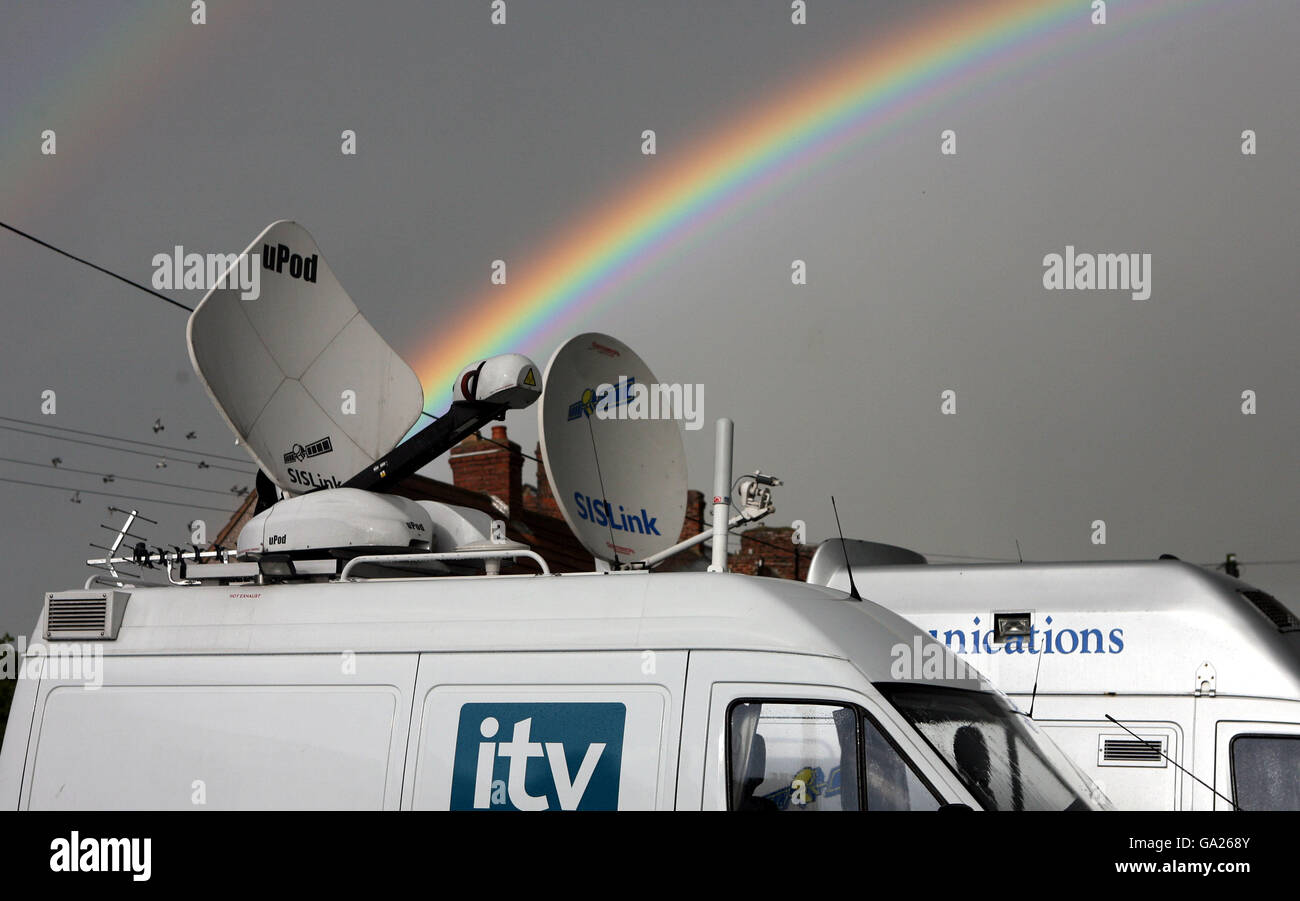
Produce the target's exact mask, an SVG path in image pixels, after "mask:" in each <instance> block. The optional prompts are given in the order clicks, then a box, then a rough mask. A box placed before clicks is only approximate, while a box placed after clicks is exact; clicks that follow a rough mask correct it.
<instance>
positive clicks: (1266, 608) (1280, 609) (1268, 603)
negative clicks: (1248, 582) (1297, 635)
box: [1241, 588, 1300, 632]
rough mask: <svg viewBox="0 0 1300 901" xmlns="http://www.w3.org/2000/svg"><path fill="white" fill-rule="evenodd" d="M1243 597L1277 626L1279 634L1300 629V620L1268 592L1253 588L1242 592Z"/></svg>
mask: <svg viewBox="0 0 1300 901" xmlns="http://www.w3.org/2000/svg"><path fill="white" fill-rule="evenodd" d="M1241 596H1242V597H1243V598H1245V599H1246V600H1248V601H1250V603H1251V606H1253V607H1254V608H1255V609H1256V610H1258V611H1259V612H1260V613H1262V614H1264V615H1265V616H1267V617H1268V619H1269V622H1271V623H1272V624H1273V625H1275V626H1277V630H1278V631H1279V632H1294V631H1296V630H1297V629H1300V618H1297V617H1296V615H1295V614H1294V613H1292V612H1291V611H1290V610H1288V609H1287V608H1286V605H1284V604H1283V603H1282V602H1281V601H1279V600H1278V599H1277V598H1275V597H1273V595H1271V594H1269V593H1268V592H1267V591H1260V590H1259V589H1258V588H1252V589H1249V590H1247V591H1243V592H1241Z"/></svg>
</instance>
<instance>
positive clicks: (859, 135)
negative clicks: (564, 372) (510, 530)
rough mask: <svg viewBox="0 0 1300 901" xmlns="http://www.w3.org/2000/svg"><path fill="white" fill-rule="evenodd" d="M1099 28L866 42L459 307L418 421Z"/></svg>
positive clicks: (994, 4)
mask: <svg viewBox="0 0 1300 901" xmlns="http://www.w3.org/2000/svg"><path fill="white" fill-rule="evenodd" d="M1109 5H1110V7H1111V10H1110V12H1109V17H1110V19H1111V20H1112V21H1111V22H1110V23H1108V24H1107V25H1105V26H1100V27H1104V28H1107V29H1121V28H1122V29H1125V30H1127V29H1130V28H1131V27H1132V25H1133V24H1134V23H1136V22H1138V21H1142V20H1149V19H1152V18H1154V17H1156V12H1157V9H1156V7H1157V4H1156V3H1154V2H1152V0H1136V2H1125V3H1122V4H1121V3H1119V2H1115V3H1111V4H1109ZM1188 5H1191V4H1189V3H1186V2H1184V3H1181V4H1180V3H1175V4H1172V6H1174V7H1182V8H1186V7H1187V6H1188ZM1115 20H1122V21H1123V24H1122V25H1121V24H1118V23H1117V22H1116V21H1115ZM792 27H793V26H792ZM1098 27H1099V26H1094V25H1093V24H1092V23H1091V4H1090V2H1089V0H980V2H972V3H966V4H962V5H960V6H958V7H957V8H955V9H954V8H949V9H944V10H940V11H938V12H933V13H930V14H928V15H926V16H923V17H920V18H914V19H912V20H910V21H907V22H904V23H903V24H901V25H899V26H897V27H895V28H892V29H890V30H887V31H884V32H877V33H875V34H873V35H872V36H871V37H870V38H869V39H868V40H867V41H866V42H865V43H863V44H861V45H859V46H857V47H855V48H854V50H853V51H852V52H850V53H848V54H846V56H845V57H844V58H842V59H840V60H836V61H834V62H833V63H832V64H830V65H827V66H824V67H822V68H820V69H819V70H817V71H815V72H813V73H812V74H811V75H810V76H809V77H807V78H804V79H801V80H800V81H799V82H798V83H796V84H795V85H793V86H792V87H790V88H789V89H788V90H786V91H784V92H783V93H781V94H780V95H779V96H777V97H776V98H775V99H772V100H770V101H768V102H765V103H763V104H762V105H761V106H760V107H759V108H757V109H754V110H751V111H749V112H747V113H745V114H743V115H741V116H738V117H737V118H736V119H735V120H734V121H732V122H730V123H729V124H727V125H725V126H724V127H722V128H721V129H719V130H717V131H716V132H714V133H712V134H710V135H708V136H706V137H705V138H703V139H702V140H700V141H699V142H698V143H697V144H696V145H695V146H693V147H691V148H690V149H689V150H688V151H687V152H684V153H682V154H681V155H680V161H679V162H673V163H670V164H669V166H668V167H667V168H666V170H664V171H660V172H656V173H655V174H652V175H649V176H647V177H646V178H645V179H644V180H643V181H642V182H640V183H639V184H637V185H636V186H634V187H633V188H632V189H630V190H628V191H626V192H625V193H622V194H621V195H620V196H618V197H616V198H614V199H613V200H612V201H610V202H605V203H602V204H601V205H600V206H599V207H597V208H596V209H594V210H592V211H590V212H589V213H587V214H586V215H584V216H582V217H580V219H579V221H578V222H577V223H576V224H575V225H573V226H572V227H571V228H569V229H567V230H565V231H564V232H563V233H562V234H561V235H560V237H558V238H557V239H555V240H553V241H552V242H550V243H549V244H548V245H547V246H545V247H543V248H542V249H540V250H539V251H538V252H537V253H536V254H535V255H534V256H533V257H532V258H531V259H529V260H527V261H525V262H522V263H520V264H517V265H516V264H512V265H511V267H510V270H509V271H510V281H509V283H508V284H507V285H501V286H491V287H487V288H485V289H484V290H483V291H482V292H481V293H479V294H478V295H477V296H476V297H473V298H470V299H468V300H467V301H466V302H465V303H463V304H462V305H460V306H459V307H458V309H460V310H461V312H460V313H459V314H458V316H457V318H456V319H454V320H453V321H452V322H451V323H450V325H449V326H447V327H445V328H440V329H439V333H438V335H437V337H436V339H435V340H434V341H433V342H432V343H430V344H429V345H428V346H427V347H426V348H425V349H423V350H422V351H421V352H420V353H419V354H418V355H417V356H416V358H415V369H416V372H417V373H419V375H420V378H421V381H422V382H423V384H424V385H425V389H426V409H429V410H439V411H440V410H441V409H442V408H443V407H445V405H446V404H447V403H448V402H449V401H450V391H451V384H452V381H453V380H454V379H455V377H456V375H457V373H458V372H459V371H460V369H461V368H463V367H464V366H465V365H467V364H469V363H471V362H473V361H474V360H475V359H478V358H481V357H484V356H489V355H491V354H495V353H502V352H506V351H518V352H524V353H535V352H537V350H538V349H539V348H540V349H542V350H546V351H547V352H548V353H549V347H548V346H547V345H548V343H556V344H558V343H559V341H560V340H562V339H564V338H567V337H568V336H569V333H571V332H574V331H578V330H579V329H578V328H576V327H575V324H576V323H578V321H579V320H580V319H581V318H582V317H584V316H585V315H587V314H589V313H591V312H592V311H593V310H595V309H597V308H598V307H599V306H600V305H601V304H604V303H608V302H609V301H610V300H611V299H612V298H614V297H615V296H616V291H617V289H618V288H619V287H620V286H623V285H626V284H627V283H629V282H630V281H632V280H633V279H635V278H637V277H638V276H640V275H643V274H644V273H645V272H646V271H647V270H648V269H649V268H650V267H651V266H652V265H653V264H654V263H656V262H662V260H664V259H665V258H666V256H667V255H668V254H669V253H670V252H671V251H672V250H673V249H674V248H676V247H680V246H681V245H682V244H684V243H685V242H687V241H688V240H689V239H690V238H691V237H692V236H696V235H699V234H700V233H701V231H702V230H703V229H705V228H707V227H716V225H717V224H718V223H720V222H725V221H726V220H727V219H728V218H729V217H734V216H735V215H736V214H737V213H738V212H740V211H743V210H744V209H746V208H747V207H749V206H752V205H753V203H754V202H755V201H756V200H758V199H759V198H760V197H763V196H766V195H769V194H771V193H772V192H773V191H775V190H777V189H778V188H780V187H782V186H784V185H786V184H788V183H789V182H791V181H792V180H794V179H795V178H798V177H806V176H807V175H808V174H809V173H810V172H812V171H815V169H816V168H817V167H819V166H824V165H826V164H827V163H828V162H830V161H832V160H834V159H836V158H838V157H842V156H843V155H844V154H845V152H846V151H848V150H851V149H852V148H853V147H855V146H857V145H859V144H861V142H862V141H863V140H864V139H865V138H867V137H870V136H872V135H877V134H880V133H882V132H883V131H884V130H885V129H886V128H887V127H889V126H891V125H897V124H898V123H899V122H900V121H903V120H904V119H905V117H906V116H908V115H910V114H915V113H916V112H917V111H919V110H920V109H922V108H923V107H924V106H925V105H926V103H927V101H932V100H935V99H939V98H943V99H950V98H951V97H952V96H954V95H956V94H960V93H961V92H963V91H965V90H969V89H970V88H971V86H972V85H974V84H975V83H977V82H979V81H981V80H983V81H987V80H988V79H989V78H990V77H992V76H994V75H999V74H1001V75H1005V74H1006V73H1007V72H1010V71H1015V70H1016V69H1017V68H1023V66H1025V65H1027V64H1028V63H1030V62H1032V61H1034V60H1037V59H1041V58H1042V57H1043V56H1045V55H1047V54H1048V53H1049V52H1052V51H1060V50H1061V48H1062V45H1063V44H1064V43H1065V42H1066V41H1073V42H1075V43H1076V44H1079V45H1083V46H1086V41H1087V38H1088V37H1089V36H1090V34H1096V29H1098ZM934 139H935V141H936V147H937V141H938V135H935V136H934ZM655 168H656V169H660V168H661V167H659V166H655Z"/></svg>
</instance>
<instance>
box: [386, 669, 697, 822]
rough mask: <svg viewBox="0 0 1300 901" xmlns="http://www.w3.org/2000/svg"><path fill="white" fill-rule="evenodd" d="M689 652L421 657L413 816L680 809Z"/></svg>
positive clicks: (409, 782) (411, 777) (411, 770)
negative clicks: (679, 749) (450, 812)
mask: <svg viewBox="0 0 1300 901" xmlns="http://www.w3.org/2000/svg"><path fill="white" fill-rule="evenodd" d="M685 679H686V652H684V651H671V650H666V651H655V650H646V651H556V652H546V653H533V652H493V653H454V654H453V653H427V654H421V655H420V664H419V673H418V675H417V678H416V689H415V704H414V709H413V711H412V726H411V737H410V742H409V746H408V751H407V764H406V779H405V787H404V790H403V807H405V808H407V809H417V810H670V809H672V806H673V798H674V794H675V791H676V781H677V746H678V740H679V735H680V729H681V701H682V693H683V690H684V688H685Z"/></svg>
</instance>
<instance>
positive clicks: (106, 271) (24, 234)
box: [0, 222, 194, 313]
mask: <svg viewBox="0 0 1300 901" xmlns="http://www.w3.org/2000/svg"><path fill="white" fill-rule="evenodd" d="M0 227H3V228H7V229H9V231H11V232H13V233H14V234H15V235H20V236H22V237H24V238H26V239H27V240H28V241H35V242H36V243H37V244H39V245H41V246H42V247H46V248H49V249H50V250H52V251H54V252H55V253H61V254H63V255H64V256H65V257H67V258H68V259H70V260H76V261H77V262H78V263H82V264H84V265H86V266H89V267H90V268H91V269H96V270H98V271H99V272H102V273H104V274H105V275H111V276H112V277H113V278H115V279H117V280H118V281H119V282H126V283H127V284H128V285H130V286H131V287H133V288H139V289H140V290H141V291H144V292H145V293H146V294H152V295H153V296H154V297H156V298H158V299H159V300H164V301H166V302H167V303H169V304H171V305H172V306H174V307H180V308H181V309H182V310H184V311H185V312H187V313H193V312H194V308H193V307H187V306H185V304H183V303H181V302H180V301H178V300H172V299H171V298H170V297H168V296H167V295H166V294H159V293H158V292H157V291H155V290H154V289H153V288H146V287H145V286H144V285H142V284H140V283H139V282H133V281H131V279H129V278H127V277H125V276H122V275H118V274H117V273H116V272H113V271H112V270H110V269H105V268H104V267H103V266H98V265H96V264H94V263H92V262H90V260H87V259H83V258H82V257H79V256H77V255H76V254H72V253H68V252H67V251H66V250H60V249H59V248H57V247H55V246H54V245H53V244H50V243H48V242H46V241H42V240H41V239H40V238H38V237H36V236H35V235H29V234H27V232H25V231H23V230H21V229H17V228H14V227H13V226H12V225H10V224H9V223H7V222H0Z"/></svg>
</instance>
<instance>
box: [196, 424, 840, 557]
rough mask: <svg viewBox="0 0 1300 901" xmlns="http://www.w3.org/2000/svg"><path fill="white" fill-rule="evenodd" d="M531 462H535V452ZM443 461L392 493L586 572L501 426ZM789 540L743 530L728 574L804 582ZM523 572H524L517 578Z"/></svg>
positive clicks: (241, 518) (229, 537)
mask: <svg viewBox="0 0 1300 901" xmlns="http://www.w3.org/2000/svg"><path fill="white" fill-rule="evenodd" d="M534 456H535V457H536V458H537V459H539V460H540V459H541V458H542V453H541V447H540V446H538V447H537V448H536V451H535V453H534ZM449 462H450V463H451V476H452V484H447V483H446V482H441V481H438V480H436V479H430V478H426V477H425V476H419V475H416V476H411V477H410V478H408V479H405V480H404V481H402V482H399V483H398V484H397V485H395V486H393V493H394V494H400V495H402V497H408V498H410V499H411V500H417V501H441V502H442V503H445V504H455V505H457V506H461V507H472V508H473V509H476V510H481V511H483V512H484V513H487V514H488V515H489V516H491V517H492V518H493V519H500V520H504V521H505V523H506V535H507V537H509V538H511V539H512V540H514V541H522V542H524V543H525V544H527V545H529V546H530V547H531V548H532V549H533V550H534V551H536V552H537V553H538V554H540V555H541V557H542V559H544V560H545V561H546V562H547V564H548V565H549V566H550V567H551V570H552V571H554V572H589V571H591V570H592V568H593V565H592V558H591V554H590V552H588V551H587V549H586V548H584V547H583V546H582V545H581V544H580V543H579V542H578V539H577V538H576V537H575V536H574V534H573V532H572V531H571V530H570V529H569V526H568V524H567V523H565V521H564V517H563V516H562V515H561V514H560V508H559V506H558V505H557V504H556V502H555V495H554V494H553V493H552V492H551V485H550V481H549V480H548V479H547V477H546V468H545V467H544V466H540V465H539V466H538V467H537V485H535V486H534V485H526V484H524V482H523V470H524V455H523V451H522V448H520V446H519V445H518V444H516V443H515V442H513V441H511V440H510V438H509V436H508V435H507V433H506V427H505V426H502V425H498V426H493V427H492V437H491V438H490V439H487V438H483V437H481V435H477V434H476V435H471V436H470V437H468V438H466V439H465V440H464V441H462V442H461V443H460V444H458V445H456V446H455V447H454V448H452V450H451V453H450V455H449ZM256 503H257V499H256V497H255V496H253V495H252V494H250V495H249V496H248V497H246V498H245V499H244V502H243V504H241V505H240V507H239V509H237V510H236V511H235V513H234V515H233V516H232V517H231V519H230V521H229V522H227V523H226V525H225V527H224V528H222V530H221V532H220V533H219V534H218V535H217V537H216V539H215V541H214V542H213V543H214V544H216V545H220V546H222V547H233V546H234V545H235V542H236V540H237V539H238V537H239V530H240V529H242V528H243V527H244V524H245V523H246V522H248V520H249V519H250V518H251V517H252V515H253V509H254V507H255V505H256ZM704 506H705V501H704V496H703V495H702V494H701V493H700V492H698V491H695V490H693V489H692V490H690V491H688V492H687V493H686V520H685V522H684V523H683V524H682V532H681V539H685V538H689V537H690V536H692V535H698V534H699V533H700V532H701V531H703V530H704V528H705V520H704ZM791 539H792V530H791V529H790V528H789V527H782V528H768V527H763V526H759V527H753V528H750V529H749V530H747V531H745V532H742V533H741V537H740V549H739V550H738V551H737V552H736V553H733V554H731V555H730V557H729V565H730V567H731V569H732V570H733V571H734V572H742V573H748V574H751V575H763V576H775V577H777V578H783V579H793V578H797V579H803V578H805V577H806V576H807V574H808V563H809V561H810V560H811V559H812V553H813V551H814V550H815V548H814V547H812V546H807V545H801V546H796V545H795V544H793V542H792V540H791ZM679 540H680V539H679ZM708 562H709V559H708V551H707V549H706V548H705V547H704V545H696V546H695V547H693V548H688V549H687V550H685V551H682V552H681V553H680V554H677V555H675V556H674V557H672V558H670V559H668V560H665V561H664V562H663V563H661V564H660V565H659V566H657V567H656V569H657V570H693V569H700V570H702V569H705V568H707V566H708ZM529 570H530V567H529V566H527V565H524V566H523V567H522V568H521V570H520V571H529Z"/></svg>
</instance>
